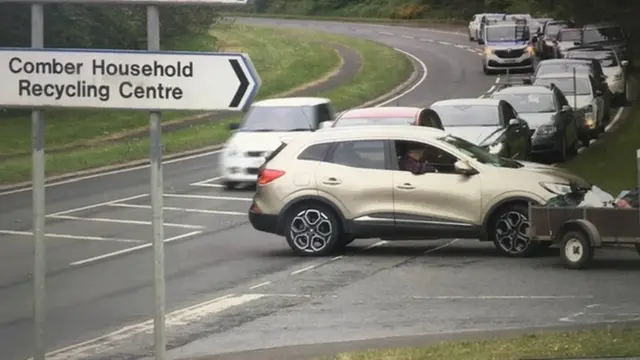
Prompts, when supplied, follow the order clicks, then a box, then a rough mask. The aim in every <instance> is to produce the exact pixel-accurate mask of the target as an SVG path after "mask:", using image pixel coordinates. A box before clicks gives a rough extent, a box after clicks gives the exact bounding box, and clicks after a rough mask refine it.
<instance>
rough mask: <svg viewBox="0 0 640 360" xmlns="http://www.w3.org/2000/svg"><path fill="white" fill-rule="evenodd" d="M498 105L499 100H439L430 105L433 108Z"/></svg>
mask: <svg viewBox="0 0 640 360" xmlns="http://www.w3.org/2000/svg"><path fill="white" fill-rule="evenodd" d="M499 103H500V100H496V99H488V98H486V99H476V98H469V99H449V100H440V101H436V102H434V103H433V104H431V107H432V108H433V107H434V106H456V105H492V106H497V105H498V104H499Z"/></svg>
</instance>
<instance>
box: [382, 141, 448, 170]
mask: <svg viewBox="0 0 640 360" xmlns="http://www.w3.org/2000/svg"><path fill="white" fill-rule="evenodd" d="M394 144H395V149H396V156H397V158H396V161H394V163H393V165H394V168H395V169H398V170H400V171H410V169H403V168H402V165H403V163H404V162H403V161H402V160H403V159H406V158H407V157H408V156H409V152H410V151H413V150H415V149H421V150H422V156H421V159H420V160H419V161H420V162H423V163H426V164H427V165H430V166H431V167H433V168H435V172H436V173H440V174H457V173H456V171H455V166H454V164H455V163H456V161H458V158H457V157H456V156H454V155H452V154H450V153H449V152H447V151H445V150H442V149H440V148H438V147H436V146H433V145H429V144H425V143H421V142H417V141H407V140H395V141H394ZM431 172H433V171H431Z"/></svg>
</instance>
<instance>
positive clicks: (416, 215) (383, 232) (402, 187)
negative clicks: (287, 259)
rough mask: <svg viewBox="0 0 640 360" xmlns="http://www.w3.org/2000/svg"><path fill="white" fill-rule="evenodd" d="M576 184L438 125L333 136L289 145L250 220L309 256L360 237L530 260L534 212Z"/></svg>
mask: <svg viewBox="0 0 640 360" xmlns="http://www.w3.org/2000/svg"><path fill="white" fill-rule="evenodd" d="M571 186H577V187H579V188H591V185H590V184H589V183H587V182H586V181H585V180H583V179H581V178H580V177H578V176H576V175H573V174H571V173H569V172H567V171H564V170H562V169H560V168H557V167H552V166H547V165H541V164H536V163H529V162H524V161H514V160H510V159H505V158H500V157H498V156H496V155H493V154H491V153H489V152H487V151H486V150H484V149H482V148H480V147H478V146H476V145H474V144H472V143H469V142H467V141H465V140H463V139H460V138H457V137H455V136H451V135H449V134H447V133H446V132H444V131H442V130H439V129H435V128H429V127H417V126H363V127H354V128H351V127H349V128H332V129H327V130H323V131H317V132H313V133H308V134H300V135H299V136H297V137H294V138H292V139H291V140H289V141H288V140H286V139H283V143H282V144H281V145H280V147H279V148H278V149H277V150H276V151H274V152H273V153H272V154H271V155H270V156H269V157H268V158H267V159H266V161H265V163H264V165H263V166H262V167H261V168H260V170H259V175H258V183H257V190H256V194H255V196H254V198H253V203H252V205H251V208H250V210H249V219H250V221H251V224H252V225H253V227H254V228H255V229H256V230H260V231H264V232H268V233H274V234H278V235H281V236H284V237H286V239H287V242H288V244H289V246H290V247H291V248H292V249H293V250H294V251H295V252H296V253H299V254H301V255H311V256H313V255H316V256H320V255H328V254H332V253H334V252H336V251H339V250H341V249H342V248H344V247H345V246H346V245H347V244H349V243H350V242H352V241H353V240H354V239H357V238H380V239H383V240H418V239H425V240H429V239H441V238H445V239H446V238H479V239H480V240H483V241H493V243H494V244H495V246H496V248H497V249H498V250H499V251H500V252H502V253H503V254H506V255H508V256H514V257H516V256H527V255H531V254H533V253H534V252H535V250H536V249H537V247H538V246H539V244H538V243H535V242H531V241H530V239H529V237H527V232H526V230H527V228H528V226H529V220H528V208H527V207H528V204H529V203H534V204H544V203H545V202H546V201H547V200H549V199H550V198H552V197H554V196H556V195H558V194H563V193H567V192H569V191H570V189H571Z"/></svg>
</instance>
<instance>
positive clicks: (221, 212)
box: [108, 203, 247, 216]
mask: <svg viewBox="0 0 640 360" xmlns="http://www.w3.org/2000/svg"><path fill="white" fill-rule="evenodd" d="M108 206H113V207H124V208H132V209H151V205H138V204H120V203H118V204H109V205H108ZM162 209H164V210H167V211H181V212H192V213H201V214H213V215H231V216H247V213H246V212H238V211H225V210H206V209H190V208H181V207H175V206H163V207H162Z"/></svg>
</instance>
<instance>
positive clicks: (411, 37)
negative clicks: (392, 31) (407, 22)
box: [402, 35, 415, 39]
mask: <svg viewBox="0 0 640 360" xmlns="http://www.w3.org/2000/svg"><path fill="white" fill-rule="evenodd" d="M402 37H403V38H405V39H415V38H414V37H413V36H411V35H402Z"/></svg>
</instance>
